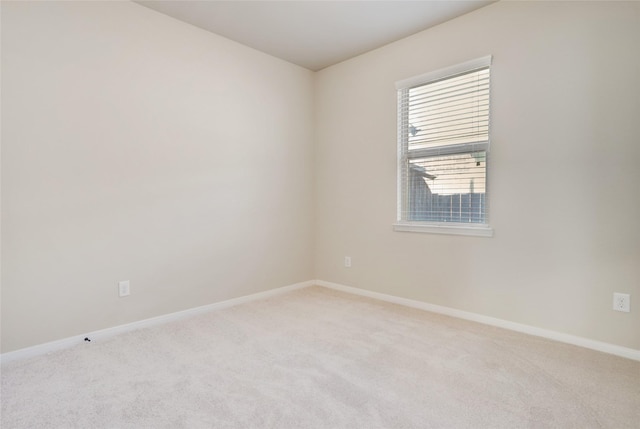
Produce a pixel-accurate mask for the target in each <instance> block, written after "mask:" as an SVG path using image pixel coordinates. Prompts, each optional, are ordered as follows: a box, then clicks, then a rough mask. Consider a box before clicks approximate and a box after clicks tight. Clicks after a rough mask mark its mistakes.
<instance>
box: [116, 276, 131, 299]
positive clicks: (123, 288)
mask: <svg viewBox="0 0 640 429" xmlns="http://www.w3.org/2000/svg"><path fill="white" fill-rule="evenodd" d="M118 294H119V296H128V295H131V284H130V283H129V280H123V281H121V282H118Z"/></svg>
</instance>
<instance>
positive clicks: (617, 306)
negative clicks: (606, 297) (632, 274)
mask: <svg viewBox="0 0 640 429" xmlns="http://www.w3.org/2000/svg"><path fill="white" fill-rule="evenodd" d="M613 309H614V310H616V311H624V312H625V313H628V312H629V311H630V310H631V295H629V294H628V293H618V292H614V293H613Z"/></svg>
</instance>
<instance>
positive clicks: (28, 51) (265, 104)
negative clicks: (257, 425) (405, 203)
mask: <svg viewBox="0 0 640 429" xmlns="http://www.w3.org/2000/svg"><path fill="white" fill-rule="evenodd" d="M312 91H313V74H312V73H311V72H310V71H308V70H305V69H302V68H299V67H296V66H293V65H291V64H289V63H286V62H284V61H281V60H277V59H275V58H273V57H270V56H268V55H265V54H262V53H259V52H257V51H254V50H252V49H249V48H246V47H244V46H242V45H239V44H236V43H233V42H231V41H229V40H227V39H224V38H221V37H217V36H215V35H213V34H210V33H207V32H205V31H203V30H200V29H197V28H195V27H192V26H189V25H186V24H184V23H181V22H179V21H176V20H174V19H171V18H169V17H166V16H164V15H161V14H159V13H156V12H153V11H151V10H149V9H147V8H144V7H142V6H140V5H137V4H134V3H128V2H45V3H35V2H24V3H7V2H3V4H2V107H3V109H2V207H3V212H2V232H3V234H2V251H3V252H2V254H3V260H2V351H3V352H8V351H11V350H15V349H18V348H21V347H25V346H30V345H34V344H39V343H43V342H46V341H51V340H56V339H60V338H65V337H68V336H71V335H77V334H79V333H83V332H89V331H93V330H97V329H102V328H107V327H112V326H115V325H120V324H123V323H127V322H132V321H136V320H141V319H145V318H148V317H152V316H158V315H161V314H166V313H170V312H174V311H179V310H183V309H187V308H192V307H196V306H200V305H204V304H208V303H211V302H216V301H221V300H224V299H228V298H233V297H238V296H242V295H246V294H250V293H255V292H259V291H263V290H267V289H272V288H275V287H279V286H285V285H289V284H293V283H296V282H300V281H305V280H309V279H311V278H313V255H312V252H313V246H312V243H313V227H312V222H313V211H312V210H313V184H312V175H311V170H312V168H313V116H312V112H313V110H312V107H313V106H312V101H313V93H312ZM119 280H130V281H131V291H132V294H131V296H129V297H127V298H118V296H117V283H118V281H119Z"/></svg>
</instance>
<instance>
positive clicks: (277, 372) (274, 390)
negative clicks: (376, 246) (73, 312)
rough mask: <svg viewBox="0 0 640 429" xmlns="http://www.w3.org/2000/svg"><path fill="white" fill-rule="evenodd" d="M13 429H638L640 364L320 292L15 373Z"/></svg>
mask: <svg viewBox="0 0 640 429" xmlns="http://www.w3.org/2000/svg"><path fill="white" fill-rule="evenodd" d="M1 422H2V428H3V429H11V428H30V429H34V428H296V429H304V428H349V429H352V428H366V429H372V428H394V429H395V428H398V429H399V428H581V429H584V428H614V429H620V428H638V427H640V362H635V361H631V360H627V359H623V358H618V357H614V356H611V355H606V354H603V353H599V352H594V351H591V350H586V349H581V348H578V347H574V346H570V345H565V344H560V343H555V342H552V341H548V340H544V339H540V338H536V337H531V336H527V335H523V334H519V333H514V332H510V331H505V330H501V329H498V328H493V327H489V326H484V325H480V324H475V323H472V322H467V321H463V320H458V319H453V318H449V317H446V316H440V315H435V314H431V313H427V312H423V311H420V310H415V309H410V308H404V307H401V306H397V305H393V304H388V303H384V302H379V301H375V300H371V299H367V298H362V297H358V296H352V295H348V294H344V293H341V292H336V291H333V290H329V289H325V288H320V287H312V288H306V289H302V290H299V291H295V292H292V293H289V294H286V295H281V296H277V297H274V298H271V299H268V300H263V301H259V302H253V303H249V304H243V305H240V306H237V307H233V308H228V309H225V310H220V311H216V312H211V313H208V314H204V315H200V316H197V317H194V318H192V319H189V320H183V321H180V322H176V323H171V324H166V325H163V326H158V327H154V328H148V329H143V330H139V331H136V332H131V333H128V334H123V335H120V336H117V337H113V338H111V339H109V340H105V341H104V342H101V343H99V342H92V343H86V344H83V345H81V346H78V347H76V348H73V349H68V350H63V351H60V352H56V353H52V354H50V355H48V356H42V357H37V358H34V359H29V360H24V361H20V362H13V363H9V364H7V365H5V366H4V367H3V371H2V420H1Z"/></svg>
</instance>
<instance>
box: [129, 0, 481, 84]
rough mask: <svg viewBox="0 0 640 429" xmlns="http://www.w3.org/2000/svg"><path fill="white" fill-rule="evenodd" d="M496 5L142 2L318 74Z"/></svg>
mask: <svg viewBox="0 0 640 429" xmlns="http://www.w3.org/2000/svg"><path fill="white" fill-rule="evenodd" d="M492 2H493V1H492V0H473V1H458V0H455V1H452V0H439V1H434V0H429V1H404V0H397V1H367V0H359V1H327V0H320V1H318V0H317V1H269V0H262V1H192V0H181V1H164V0H163V1H145V0H139V1H136V3H139V4H141V5H143V6H146V7H149V8H151V9H154V10H156V11H158V12H162V13H164V14H166V15H169V16H172V17H174V18H177V19H179V20H181V21H184V22H187V23H190V24H193V25H195V26H197V27H200V28H203V29H205V30H208V31H211V32H213V33H216V34H219V35H221V36H224V37H227V38H229V39H231V40H234V41H236V42H239V43H242V44H244V45H247V46H250V47H252V48H254V49H258V50H260V51H262V52H266V53H267V54H270V55H273V56H275V57H278V58H281V59H283V60H286V61H289V62H292V63H294V64H298V65H300V66H302V67H305V68H308V69H310V70H314V71H315V70H321V69H323V68H325V67H328V66H330V65H333V64H336V63H339V62H340V61H344V60H346V59H349V58H352V57H354V56H356V55H359V54H362V53H364V52H367V51H370V50H372V49H376V48H379V47H380V46H383V45H386V44H388V43H391V42H394V41H396V40H399V39H402V38H404V37H407V36H409V35H411V34H414V33H417V32H419V31H422V30H425V29H427V28H429V27H432V26H434V25H437V24H440V23H442V22H444V21H448V20H450V19H452V18H455V17H457V16H460V15H463V14H465V13H468V12H471V11H472V10H475V9H479V8H481V7H483V6H486V5H488V4H490V3H492Z"/></svg>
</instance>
